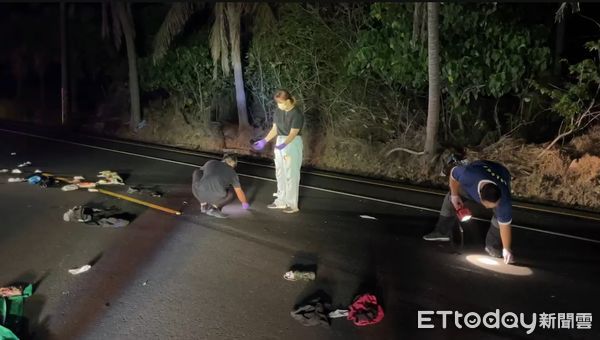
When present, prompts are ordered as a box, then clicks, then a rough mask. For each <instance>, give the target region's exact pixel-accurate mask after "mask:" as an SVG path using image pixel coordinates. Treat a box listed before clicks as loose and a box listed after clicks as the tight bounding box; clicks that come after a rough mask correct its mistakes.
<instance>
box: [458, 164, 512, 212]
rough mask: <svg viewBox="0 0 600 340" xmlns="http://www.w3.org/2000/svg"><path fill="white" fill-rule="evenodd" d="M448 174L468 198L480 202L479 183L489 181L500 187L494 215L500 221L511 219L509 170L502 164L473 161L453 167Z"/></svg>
mask: <svg viewBox="0 0 600 340" xmlns="http://www.w3.org/2000/svg"><path fill="white" fill-rule="evenodd" d="M450 176H452V177H453V178H454V179H455V180H457V181H458V182H459V183H460V186H461V188H462V189H463V190H464V191H465V192H466V194H467V195H468V196H469V198H470V199H471V200H473V201H475V202H477V203H481V198H480V197H479V183H480V182H481V181H491V182H493V183H494V184H496V185H497V186H498V188H499V189H500V202H499V203H498V206H497V207H496V208H494V215H495V216H497V217H498V220H499V221H500V223H510V222H511V221H512V201H511V194H510V172H508V169H506V168H505V167H504V166H503V165H501V164H499V163H496V162H492V161H485V160H482V161H475V162H472V163H469V164H467V165H459V166H456V167H454V168H453V169H452V171H451V173H450Z"/></svg>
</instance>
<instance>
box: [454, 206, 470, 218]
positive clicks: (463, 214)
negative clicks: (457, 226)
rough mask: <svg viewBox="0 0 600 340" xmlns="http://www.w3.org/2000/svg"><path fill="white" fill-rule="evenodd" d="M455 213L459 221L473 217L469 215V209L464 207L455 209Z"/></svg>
mask: <svg viewBox="0 0 600 340" xmlns="http://www.w3.org/2000/svg"><path fill="white" fill-rule="evenodd" d="M456 215H457V216H458V219H459V220H460V221H461V222H467V221H468V220H470V219H471V217H473V215H471V210H469V209H468V208H464V207H463V208H460V209H458V210H456Z"/></svg>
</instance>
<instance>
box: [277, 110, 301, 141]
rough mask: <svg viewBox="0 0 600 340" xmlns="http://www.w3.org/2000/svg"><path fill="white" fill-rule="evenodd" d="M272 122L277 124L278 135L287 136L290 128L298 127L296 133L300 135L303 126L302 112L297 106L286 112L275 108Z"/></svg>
mask: <svg viewBox="0 0 600 340" xmlns="http://www.w3.org/2000/svg"><path fill="white" fill-rule="evenodd" d="M273 124H275V125H276V126H277V135H278V136H287V135H289V134H290V131H291V130H292V129H300V132H299V133H298V135H300V133H301V132H302V127H304V114H302V112H300V109H299V108H298V106H294V108H293V109H291V110H290V111H288V112H286V111H283V110H281V109H279V108H277V109H275V114H274V115H273Z"/></svg>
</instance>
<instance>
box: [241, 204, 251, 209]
mask: <svg viewBox="0 0 600 340" xmlns="http://www.w3.org/2000/svg"><path fill="white" fill-rule="evenodd" d="M242 208H244V210H248V209H250V204H248V203H242Z"/></svg>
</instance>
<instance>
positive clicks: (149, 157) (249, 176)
mask: <svg viewBox="0 0 600 340" xmlns="http://www.w3.org/2000/svg"><path fill="white" fill-rule="evenodd" d="M0 131H4V132H9V133H13V134H17V135H24V136H29V137H34V138H39V139H45V140H50V141H54V142H59V143H65V144H71V145H77V146H82V147H88V148H92V149H98V150H104V151H110V152H115V153H120V154H124V155H129V156H136V157H141V158H147V159H152V160H157V161H162V162H167V163H173V164H178V165H185V166H189V167H194V168H195V167H199V166H200V165H199V164H193V163H187V162H180V161H174V160H171V159H165V158H159V157H153V156H147V155H141V154H137V153H133V152H128V151H121V150H115V149H109V148H104V147H101V146H96V145H91V144H85V143H78V142H72V141H67V140H63V139H59V138H52V137H46V136H40V135H35V134H31V133H27V132H21V131H12V130H7V129H2V128H0ZM165 151H168V150H165ZM192 155H193V154H192ZM239 175H240V176H243V177H248V178H254V179H259V180H263V181H269V182H276V181H275V180H274V179H271V178H266V177H260V176H253V175H245V174H239ZM300 186H301V187H303V188H307V189H313V190H318V191H323V192H328V193H332V194H337V195H343V196H348V197H354V198H360V199H364V200H369V201H375V202H380V203H385V204H390V205H396V206H401V207H405V208H411V209H417V210H421V211H428V212H433V213H439V212H440V210H436V209H431V208H427V207H422V206H418V205H412V204H405V203H399V202H394V201H389V200H384V199H379V198H374V197H368V196H362V195H356V194H350V193H346V192H341V191H336V190H330V189H323V188H318V187H313V186H310V185H300ZM473 219H475V220H478V221H483V222H489V221H490V220H488V219H482V218H478V217H474V218H473ZM512 227H515V228H518V229H524V230H529V231H535V232H538V233H543V234H548V235H554V236H561V237H565V238H571V239H575V240H580V241H587V242H592V243H596V244H600V240H595V239H590V238H586V237H581V236H575V235H569V234H563V233H558V232H553V231H547V230H541V229H535V228H530V227H525V226H521V225H517V224H512Z"/></svg>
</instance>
